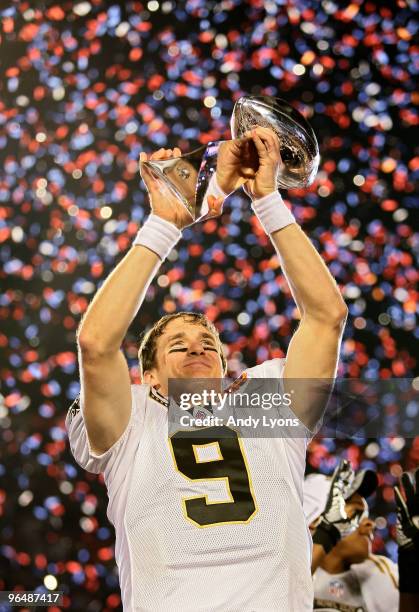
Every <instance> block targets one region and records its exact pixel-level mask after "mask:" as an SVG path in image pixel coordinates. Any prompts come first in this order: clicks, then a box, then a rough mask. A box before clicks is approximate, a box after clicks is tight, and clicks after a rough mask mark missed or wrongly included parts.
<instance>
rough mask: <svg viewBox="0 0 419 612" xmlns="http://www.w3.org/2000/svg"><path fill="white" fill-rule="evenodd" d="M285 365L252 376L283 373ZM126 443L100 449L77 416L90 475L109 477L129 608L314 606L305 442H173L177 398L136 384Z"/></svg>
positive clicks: (80, 457) (79, 452)
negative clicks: (171, 421)
mask: <svg viewBox="0 0 419 612" xmlns="http://www.w3.org/2000/svg"><path fill="white" fill-rule="evenodd" d="M284 362H285V360H284V359H273V360H270V361H266V362H265V363H263V364H261V365H259V366H256V367H254V368H249V369H248V370H246V374H247V377H249V378H280V377H282V372H283V368H284ZM131 391H132V411H131V418H130V421H129V423H128V426H127V428H126V430H125V432H124V433H123V435H122V436H121V438H120V439H119V440H118V441H117V442H116V443H115V444H114V445H113V446H112V447H111V448H110V449H109V450H108V451H107V452H106V453H104V454H102V455H100V456H98V455H95V453H93V452H91V450H90V448H89V440H88V437H87V433H86V429H85V425H84V420H83V405H82V401H81V406H80V408H81V409H79V410H77V409H74V408H73V409H70V411H69V414H68V416H67V419H66V426H67V429H68V433H69V439H70V446H71V450H72V453H73V455H74V457H75V459H76V461H77V462H78V463H79V464H80V465H81V466H82V467H83V468H85V469H86V470H88V471H90V472H94V473H99V472H103V474H104V480H105V483H106V487H107V491H108V497H109V504H108V512H107V513H108V517H109V520H110V521H111V522H112V523H113V525H114V526H115V532H116V546H115V557H116V562H117V565H118V568H119V579H120V586H121V594H122V601H123V608H124V611H125V612H134V611H135V612H140V611H141V612H159V611H162V612H163V611H165V612H167V611H169V612H177V611H179V612H192V611H193V612H210V611H211V612H216V611H219V612H236V611H237V612H262V611H263V612H268V611H275V612H278V611H280V612H304V611H306V610H307V611H308V610H312V609H313V586H312V579H311V573H310V564H311V545H312V542H311V537H310V533H309V531H308V528H307V526H306V521H305V518H304V513H303V507H302V486H303V479H304V469H305V455H306V447H307V443H308V440H309V433H308V432H307V437H306V438H304V437H301V438H279V437H276V438H253V439H251V438H239V437H238V435H233V436H232V437H231V438H228V439H227V440H226V439H220V440H212V441H210V442H208V440H206V441H204V440H201V441H200V440H198V443H196V442H197V441H196V439H195V440H194V438H188V437H186V438H185V437H182V438H179V439H178V438H177V437H176V436H173V437H172V438H171V439H169V438H168V410H167V400H166V398H165V397H163V396H162V395H160V394H159V393H157V392H156V391H155V390H154V389H153V388H151V387H150V386H149V385H145V384H143V385H132V386H131Z"/></svg>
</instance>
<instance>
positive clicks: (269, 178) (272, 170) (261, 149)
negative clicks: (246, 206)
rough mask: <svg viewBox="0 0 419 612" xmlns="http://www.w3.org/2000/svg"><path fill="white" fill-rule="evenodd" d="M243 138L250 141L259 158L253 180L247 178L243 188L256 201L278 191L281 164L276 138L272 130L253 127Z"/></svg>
mask: <svg viewBox="0 0 419 612" xmlns="http://www.w3.org/2000/svg"><path fill="white" fill-rule="evenodd" d="M245 136H246V137H248V138H251V139H252V141H253V144H254V146H255V148H256V151H257V154H258V157H259V166H258V169H257V172H256V174H255V176H254V178H253V177H252V178H249V180H248V181H247V182H246V184H245V186H244V190H245V191H246V193H247V194H248V195H249V196H250V197H251V198H252V199H253V200H256V199H259V198H263V197H264V196H266V195H269V194H270V193H272V192H273V191H276V190H277V189H278V185H277V178H278V172H279V169H280V167H281V165H282V163H283V162H282V159H281V153H280V149H279V140H278V136H277V135H276V134H275V132H274V131H273V130H271V129H270V128H265V127H255V128H253V129H252V130H250V131H249V132H246V134H245Z"/></svg>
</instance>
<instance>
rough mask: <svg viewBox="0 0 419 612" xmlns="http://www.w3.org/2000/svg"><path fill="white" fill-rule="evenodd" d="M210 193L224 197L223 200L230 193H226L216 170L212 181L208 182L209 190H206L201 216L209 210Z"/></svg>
mask: <svg viewBox="0 0 419 612" xmlns="http://www.w3.org/2000/svg"><path fill="white" fill-rule="evenodd" d="M210 195H212V196H214V197H216V198H223V200H225V199H226V197H227V196H228V193H224V191H223V190H222V189H221V187H220V186H219V184H218V181H217V173H216V172H214V174H213V175H212V177H211V179H210V182H209V183H208V187H207V190H206V192H205V196H204V201H203V202H202V208H201V218H202V217H204V216H205V215H207V214H208V212H209V204H208V196H210Z"/></svg>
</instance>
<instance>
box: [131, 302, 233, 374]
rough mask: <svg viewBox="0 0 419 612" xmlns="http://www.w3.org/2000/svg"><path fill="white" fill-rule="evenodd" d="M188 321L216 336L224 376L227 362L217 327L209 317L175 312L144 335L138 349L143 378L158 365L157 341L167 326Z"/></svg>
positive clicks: (198, 313)
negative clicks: (175, 321) (177, 320)
mask: <svg viewBox="0 0 419 612" xmlns="http://www.w3.org/2000/svg"><path fill="white" fill-rule="evenodd" d="M180 317H182V318H184V319H187V322H188V323H195V324H197V325H202V326H203V327H205V328H206V329H207V330H208V331H210V332H211V333H212V334H214V336H215V339H216V343H217V348H218V352H219V354H220V357H221V362H222V366H223V374H226V372H227V360H226V356H225V354H224V350H223V345H222V344H221V340H220V336H219V334H218V330H217V328H216V327H215V325H214V323H212V321H210V320H209V319H207V317H206V316H205V315H204V314H202V313H200V312H186V311H181V312H175V313H174V314H168V315H164V317H162V318H161V319H159V320H158V321H157V322H156V323H155V324H154V325H153V327H152V328H151V329H149V330H148V332H146V333H145V334H144V336H143V337H142V339H141V343H140V348H139V349H138V361H139V364H140V375H141V378H143V377H144V372H146V371H147V370H151V369H152V368H154V367H155V366H156V365H157V363H156V352H157V339H158V338H159V337H160V336H161V335H162V334H163V332H164V330H165V329H166V327H167V325H168V324H169V323H170V321H173V320H174V319H178V318H180Z"/></svg>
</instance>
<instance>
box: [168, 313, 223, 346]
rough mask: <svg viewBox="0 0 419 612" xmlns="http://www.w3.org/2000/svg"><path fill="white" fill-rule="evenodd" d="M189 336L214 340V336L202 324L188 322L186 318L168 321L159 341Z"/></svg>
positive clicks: (192, 321)
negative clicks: (199, 336)
mask: <svg viewBox="0 0 419 612" xmlns="http://www.w3.org/2000/svg"><path fill="white" fill-rule="evenodd" d="M191 334H194V335H195V334H196V335H202V336H208V337H210V338H214V334H213V333H212V332H211V331H210V330H209V329H208V328H207V327H205V325H202V323H199V322H198V321H194V320H193V319H191V320H188V319H186V318H183V317H179V318H178V319H174V320H173V321H170V322H169V323H168V324H167V325H166V327H165V329H164V331H163V333H162V335H161V336H160V339H161V340H163V341H167V340H170V339H171V338H173V337H182V336H185V337H186V336H190V335H191Z"/></svg>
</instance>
